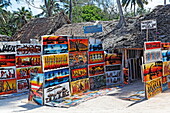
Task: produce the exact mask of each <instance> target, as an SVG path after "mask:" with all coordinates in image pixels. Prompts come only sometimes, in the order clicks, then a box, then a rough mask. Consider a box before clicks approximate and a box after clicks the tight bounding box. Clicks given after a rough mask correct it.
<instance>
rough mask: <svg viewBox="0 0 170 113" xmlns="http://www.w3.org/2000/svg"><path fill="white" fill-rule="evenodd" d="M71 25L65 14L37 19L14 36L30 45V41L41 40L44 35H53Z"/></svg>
mask: <svg viewBox="0 0 170 113" xmlns="http://www.w3.org/2000/svg"><path fill="white" fill-rule="evenodd" d="M69 23H70V21H69V19H68V17H67V16H66V15H65V14H64V13H63V12H61V13H59V14H57V15H56V16H54V17H49V18H36V19H33V20H31V21H30V22H28V23H27V24H25V25H24V26H23V27H22V28H21V29H20V30H19V31H17V32H16V33H15V34H14V36H13V38H14V39H15V40H20V41H21V42H22V43H28V42H29V41H30V39H39V38H40V36H42V35H51V34H53V33H54V32H55V31H56V30H57V29H59V28H60V27H62V26H63V25H64V24H69Z"/></svg>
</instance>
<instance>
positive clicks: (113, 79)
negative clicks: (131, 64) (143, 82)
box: [105, 70, 123, 85]
mask: <svg viewBox="0 0 170 113" xmlns="http://www.w3.org/2000/svg"><path fill="white" fill-rule="evenodd" d="M105 75H106V85H114V84H121V83H123V81H122V75H121V71H120V70H117V71H109V72H106V73H105Z"/></svg>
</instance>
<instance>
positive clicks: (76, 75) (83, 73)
mask: <svg viewBox="0 0 170 113" xmlns="http://www.w3.org/2000/svg"><path fill="white" fill-rule="evenodd" d="M70 74H71V81H76V80H79V79H83V78H87V77H88V69H87V67H86V66H82V67H80V68H76V69H71V70H70Z"/></svg>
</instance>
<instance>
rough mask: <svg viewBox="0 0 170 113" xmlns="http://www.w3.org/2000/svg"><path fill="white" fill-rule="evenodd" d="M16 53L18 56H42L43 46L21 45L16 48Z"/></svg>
mask: <svg viewBox="0 0 170 113" xmlns="http://www.w3.org/2000/svg"><path fill="white" fill-rule="evenodd" d="M16 51H17V54H16V56H21V55H41V54H42V46H41V44H19V45H17V46H16Z"/></svg>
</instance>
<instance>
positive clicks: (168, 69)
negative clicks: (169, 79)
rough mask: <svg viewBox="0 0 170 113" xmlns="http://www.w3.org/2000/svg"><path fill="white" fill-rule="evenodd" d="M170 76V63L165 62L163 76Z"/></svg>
mask: <svg viewBox="0 0 170 113" xmlns="http://www.w3.org/2000/svg"><path fill="white" fill-rule="evenodd" d="M168 75H170V61H167V62H163V76H168Z"/></svg>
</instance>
